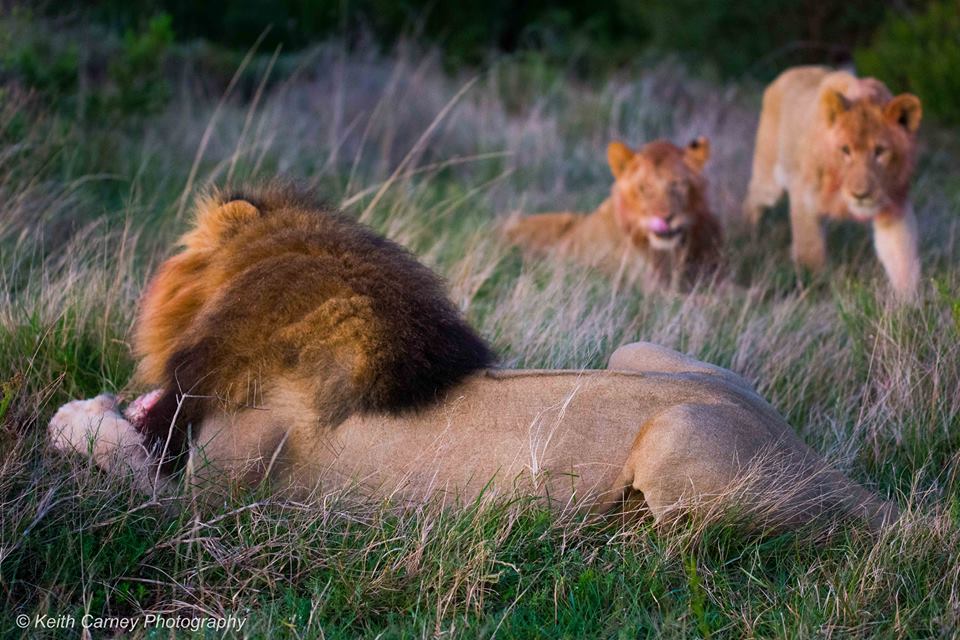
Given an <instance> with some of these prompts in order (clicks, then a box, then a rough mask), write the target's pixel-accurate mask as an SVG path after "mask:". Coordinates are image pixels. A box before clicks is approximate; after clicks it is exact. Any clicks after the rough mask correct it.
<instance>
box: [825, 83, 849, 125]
mask: <svg viewBox="0 0 960 640" xmlns="http://www.w3.org/2000/svg"><path fill="white" fill-rule="evenodd" d="M820 108H821V109H823V115H824V117H826V119H827V124H833V123H834V122H835V121H836V120H837V116H839V115H840V114H841V113H844V112H845V111H846V110H847V109H849V108H850V101H849V100H847V97H846V96H845V95H843V94H842V93H840V92H839V91H834V90H832V89H831V90H829V91H827V92H826V93H824V94H823V96H822V97H821V98H820Z"/></svg>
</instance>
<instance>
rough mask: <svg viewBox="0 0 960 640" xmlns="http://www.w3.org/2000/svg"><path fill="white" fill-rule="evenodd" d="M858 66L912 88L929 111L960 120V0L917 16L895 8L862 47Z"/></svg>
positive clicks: (944, 118) (932, 6)
mask: <svg viewBox="0 0 960 640" xmlns="http://www.w3.org/2000/svg"><path fill="white" fill-rule="evenodd" d="M855 60H856V63H857V69H858V70H859V71H860V72H861V73H863V74H865V75H871V76H876V77H877V78H879V79H881V80H883V81H884V82H886V83H887V84H888V85H890V88H891V89H892V90H893V91H894V92H896V91H910V92H912V93H915V94H916V95H918V96H919V97H920V99H921V100H922V101H923V109H924V112H926V113H929V114H931V115H934V116H936V117H938V118H939V119H940V120H942V121H943V122H945V123H950V124H956V123H960V3H958V2H957V0H946V1H941V2H934V3H931V4H930V5H929V6H928V7H927V9H926V11H923V12H921V13H917V14H913V15H897V14H893V13H891V14H890V16H889V17H888V18H887V20H886V21H885V22H884V24H883V26H882V27H880V29H879V30H878V31H877V33H876V35H875V36H874V38H873V40H872V42H871V43H870V46H869V47H865V48H862V49H859V50H857V52H856V57H855Z"/></svg>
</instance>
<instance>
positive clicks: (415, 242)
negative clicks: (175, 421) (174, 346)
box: [0, 45, 960, 638]
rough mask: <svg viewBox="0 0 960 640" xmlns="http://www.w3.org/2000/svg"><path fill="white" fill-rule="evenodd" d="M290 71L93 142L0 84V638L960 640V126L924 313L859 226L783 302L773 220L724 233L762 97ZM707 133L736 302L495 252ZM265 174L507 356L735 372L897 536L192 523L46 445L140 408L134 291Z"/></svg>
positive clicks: (419, 515)
mask: <svg viewBox="0 0 960 640" xmlns="http://www.w3.org/2000/svg"><path fill="white" fill-rule="evenodd" d="M282 63H283V64H282V65H278V67H282V68H283V69H285V71H284V72H283V74H281V75H279V76H277V75H274V76H271V77H272V79H271V80H270V81H269V82H267V83H266V84H264V85H263V90H262V91H258V87H259V86H260V85H259V81H260V79H261V78H263V77H266V73H267V70H268V68H269V64H268V60H266V59H263V60H261V61H259V63H258V64H257V66H256V71H251V70H250V68H248V69H247V70H246V71H245V72H244V73H245V74H246V75H245V76H244V77H245V78H247V79H250V78H252V79H253V81H252V82H246V83H245V84H244V86H243V87H241V89H242V90H240V89H238V90H236V91H234V92H233V93H232V94H231V95H228V96H227V97H226V99H225V100H222V101H221V100H220V97H219V96H220V92H219V91H213V90H211V89H210V88H209V87H208V86H206V85H205V84H204V82H202V80H203V79H202V78H198V77H196V76H194V75H192V74H191V73H190V72H189V71H188V70H187V69H186V68H185V69H184V70H183V71H182V73H181V74H180V76H178V77H180V80H179V81H178V83H177V85H176V87H177V88H176V92H175V96H174V99H173V100H172V102H171V106H169V107H168V108H167V109H166V110H165V111H164V112H163V113H161V114H160V115H159V116H157V117H155V118H151V119H149V120H147V121H137V120H131V121H128V122H126V123H125V124H123V125H119V126H118V125H116V124H115V123H112V122H100V123H97V122H94V123H86V124H84V125H80V124H78V123H76V122H73V121H71V120H70V119H69V118H66V117H63V116H62V115H57V114H56V113H54V112H52V111H49V110H46V109H45V108H44V107H43V106H42V104H41V103H39V102H38V101H37V100H35V99H32V98H31V97H30V96H29V95H28V94H27V93H25V92H23V91H19V90H17V89H16V88H15V87H13V86H12V85H11V86H8V87H7V88H5V89H4V92H5V93H4V99H3V100H2V101H0V145H2V146H0V194H2V202H3V203H4V204H3V206H2V207H0V281H2V289H0V296H2V297H0V460H2V462H0V504H2V507H0V602H2V607H0V632H3V633H4V634H5V635H6V634H8V635H10V636H15V635H18V634H19V633H20V632H19V631H18V630H17V628H16V626H15V623H14V620H15V617H16V616H17V615H18V614H28V615H31V616H34V615H37V614H50V615H67V614H72V615H74V616H77V617H78V618H79V616H80V615H82V614H83V613H87V612H89V613H92V614H96V615H112V616H139V615H141V614H142V613H144V612H154V613H156V612H161V613H167V614H170V615H200V616H203V615H228V614H233V615H236V616H240V617H243V618H245V619H246V620H247V622H246V625H245V627H244V629H243V634H249V635H250V636H255V637H256V636H264V637H267V636H268V637H291V638H315V637H316V638H319V637H327V638H329V637H354V636H371V637H372V636H378V637H400V636H441V635H442V636H451V637H474V636H482V637H489V636H494V635H497V636H502V637H543V636H548V637H554V636H563V637H571V638H576V637H584V636H588V637H589V636H616V637H637V636H641V637H655V636H656V637H659V636H664V637H696V636H709V635H713V636H716V637H744V636H761V637H781V636H784V637H797V638H806V637H810V636H815V635H816V636H829V637H847V636H855V637H864V636H879V637H930V636H950V635H956V634H958V633H960V563H957V561H956V558H957V557H960V478H958V472H960V458H958V454H957V452H958V451H960V346H958V344H960V340H958V339H960V266H958V258H960V253H958V252H960V237H958V231H960V226H958V223H957V213H958V212H960V202H958V197H960V181H958V180H957V178H956V175H955V173H953V167H954V165H955V160H956V153H955V149H952V148H951V146H950V145H951V144H952V143H951V133H952V132H943V131H937V130H936V129H934V128H928V129H927V130H926V132H925V134H924V139H925V148H924V151H923V160H922V162H921V166H920V170H919V175H918V176H917V179H916V183H915V199H916V203H917V213H918V218H919V219H920V225H921V234H922V244H923V249H922V255H923V257H924V284H923V296H922V303H921V304H920V305H919V306H918V307H917V308H897V307H895V306H893V305H892V304H891V303H890V302H889V300H888V299H887V294H886V289H885V283H884V280H883V276H882V273H881V271H880V269H879V267H878V265H877V264H876V261H875V259H874V258H873V256H872V253H871V249H870V244H869V238H868V237H867V234H866V233H865V231H864V230H863V229H859V228H856V227H851V228H839V229H834V230H833V232H832V234H831V245H832V250H833V256H834V259H833V261H832V265H831V267H830V269H829V271H828V273H826V274H825V275H824V276H823V277H822V278H820V279H809V278H808V279H806V280H805V282H804V283H803V285H802V286H799V285H798V284H797V281H796V277H795V275H794V273H793V270H792V268H791V267H790V265H789V259H788V252H789V250H788V242H789V236H788V231H787V228H786V220H785V217H784V215H783V210H780V211H778V212H775V213H774V214H772V215H770V216H768V217H769V219H768V220H767V221H766V222H765V224H764V226H763V229H762V230H761V233H760V240H751V239H750V237H749V236H748V235H747V234H745V233H743V230H742V229H740V228H739V227H738V223H737V219H736V212H737V210H738V204H739V200H740V198H741V196H742V193H743V190H744V187H745V185H746V180H747V178H748V170H749V169H748V168H749V159H750V152H751V149H750V145H751V140H752V135H753V132H752V129H753V127H754V125H755V119H756V109H757V108H758V93H757V89H756V88H755V87H748V86H729V87H717V86H712V85H707V84H703V83H700V82H698V81H696V80H693V79H690V78H689V77H688V76H687V74H686V73H684V71H683V70H682V69H680V68H677V67H675V66H673V65H670V64H667V63H661V64H657V65H651V66H650V67H649V68H648V69H647V70H646V71H644V72H642V73H637V74H634V75H631V76H629V77H611V78H607V79H603V80H602V81H601V80H597V81H596V82H593V83H583V82H578V81H576V80H574V79H573V78H571V77H568V76H567V75H566V74H564V73H563V71H562V70H556V69H548V68H544V67H542V66H538V65H537V64H536V63H534V62H529V61H528V62H523V61H513V62H505V63H504V64H502V65H500V66H498V67H495V68H493V69H491V70H489V71H487V72H485V73H482V74H480V75H479V76H476V77H472V76H462V77H451V76H449V75H448V74H445V73H443V72H442V71H441V69H440V66H439V64H438V63H437V61H436V59H435V58H434V57H431V56H430V55H422V54H415V53H411V52H409V51H407V50H405V49H404V48H403V47H401V48H400V49H398V50H397V51H396V52H394V53H393V54H392V55H390V56H389V57H386V58H379V57H375V56H373V55H370V56H363V55H360V54H350V55H346V54H344V52H343V51H342V50H341V49H339V48H338V47H337V46H333V45H331V46H327V47H322V48H320V49H317V50H316V51H314V52H312V53H311V54H309V55H305V56H302V57H299V58H297V59H285V60H283V61H282ZM241 84H243V83H241ZM247 85H249V86H247ZM238 86H240V85H239V84H238ZM700 134H704V135H707V136H709V137H710V138H711V140H712V144H713V150H714V157H713V159H712V160H711V162H710V164H709V169H708V170H709V176H710V179H711V198H712V205H713V207H714V209H715V210H716V211H717V212H718V213H719V214H720V215H721V216H722V217H723V219H724V220H725V222H726V226H727V228H728V236H729V242H728V251H729V254H730V260H731V263H732V265H733V268H734V271H735V272H736V273H737V279H738V281H739V284H740V285H742V286H741V287H739V288H734V289H730V288H726V289H717V290H711V289H709V288H705V289H702V290H700V291H697V292H696V293H695V295H691V296H681V295H672V294H656V295H647V296H643V295H641V294H639V293H638V292H636V291H633V290H630V289H624V288H622V287H616V286H612V285H611V284H610V283H609V282H607V281H606V280H605V279H603V278H600V277H597V276H596V275H594V274H591V273H587V272H584V271H582V270H580V269H575V268H568V267H564V266H551V265H547V264H534V263H530V262H527V263H526V264H525V263H523V261H522V260H521V259H520V257H519V256H518V255H517V254H516V253H515V252H512V251H510V250H509V249H508V248H506V247H505V246H503V244H502V243H501V242H500V241H499V240H498V239H497V238H496V236H495V234H493V233H492V229H493V225H494V223H495V222H496V220H497V218H498V216H500V215H502V214H506V213H509V212H511V211H515V210H524V211H536V210H549V209H583V210H589V209H591V208H593V207H594V206H596V204H598V203H599V201H600V200H601V199H602V198H603V197H604V195H605V193H606V191H607V189H608V187H609V183H610V177H609V174H608V170H607V168H606V166H605V162H604V149H605V145H606V143H607V142H608V141H609V140H610V139H611V138H612V137H622V138H623V139H625V140H627V141H631V142H635V143H639V142H642V141H645V140H649V139H652V138H655V137H660V136H667V137H670V138H672V139H674V140H676V141H686V140H687V139H690V138H693V137H694V136H696V135H700ZM275 174H283V175H286V176H292V177H295V178H299V179H302V180H304V181H305V182H307V183H308V184H311V185H313V186H315V187H316V188H318V189H320V190H321V191H322V192H323V193H324V194H326V195H327V197H328V198H329V200H330V201H331V202H332V203H334V204H339V205H341V206H343V207H344V208H345V209H346V210H347V211H349V212H351V213H353V214H355V215H356V216H358V217H359V218H360V219H362V220H364V221H366V222H368V223H370V224H372V225H373V226H375V227H376V228H377V229H379V230H381V231H383V232H384V233H386V234H387V235H389V236H390V237H392V238H394V239H396V240H398V241H400V242H401V243H403V244H405V245H407V246H409V247H411V248H412V249H414V250H415V251H416V252H417V253H418V254H419V255H420V256H421V257H422V259H423V260H424V261H425V262H427V263H428V264H430V265H431V266H433V267H435V268H436V269H437V270H438V271H439V272H441V273H442V274H444V275H445V276H446V277H447V279H448V282H449V286H450V292H451V295H452V297H453V299H454V300H455V301H456V302H457V303H458V304H459V305H460V306H461V307H462V308H463V309H464V311H465V312H466V314H467V315H468V316H469V318H470V320H471V321H472V322H473V323H474V324H475V325H476V326H477V327H478V328H479V329H480V331H481V332H482V333H483V335H485V336H487V337H488V338H489V339H490V340H491V341H492V342H493V344H494V345H495V347H496V349H497V350H498V352H499V354H500V355H501V358H502V361H503V363H504V364H505V366H508V367H513V366H523V367H584V366H588V367H591V366H601V365H602V363H603V362H604V360H605V358H606V357H607V356H608V355H609V353H610V352H611V351H612V350H613V349H614V348H615V347H616V346H618V345H620V344H622V343H624V342H627V341H631V340H637V339H643V340H653V341H656V342H659V343H662V344H665V345H668V346H671V347H674V348H678V349H680V350H682V351H685V352H688V353H691V354H693V355H695V356H697V357H700V358H702V359H705V360H708V361H710V362H714V363H717V364H720V365H723V366H726V367H730V368H732V369H733V370H735V371H737V372H739V373H741V374H743V375H744V376H746V377H747V378H748V379H750V380H751V381H753V382H755V383H756V385H757V387H758V389H759V390H760V392H761V393H762V394H763V395H765V396H766V397H767V398H768V399H769V400H770V401H771V402H772V403H773V404H774V405H775V406H776V407H777V408H778V409H779V410H780V411H781V412H782V413H784V414H785V415H787V416H788V418H789V419H790V422H791V424H793V425H794V426H795V428H796V429H797V430H798V432H799V433H800V434H801V435H802V436H803V438H804V439H805V440H806V441H807V442H808V443H810V444H811V445H812V446H813V447H814V448H815V449H817V450H819V451H821V452H822V453H823V454H825V455H826V456H827V457H828V458H829V459H830V460H831V461H832V462H833V463H834V464H835V465H837V466H838V467H839V468H841V469H843V470H844V471H845V472H847V473H849V474H850V475H851V476H852V477H854V478H856V479H857V480H858V481H861V482H863V483H864V484H866V485H868V486H870V487H872V488H874V489H875V490H877V491H878V492H879V493H881V494H883V495H884V496H888V497H890V498H892V499H894V500H896V501H897V502H898V503H899V505H900V506H901V508H902V509H903V511H904V512H905V515H904V518H903V520H902V522H901V523H900V524H898V525H897V526H896V527H894V528H892V529H891V530H889V531H888V532H887V533H885V534H883V535H882V536H880V537H879V538H870V537H868V536H866V535H864V534H863V533H862V532H858V531H854V530H849V531H846V530H844V531H839V532H837V533H836V535H834V536H833V537H832V538H830V539H829V540H828V541H827V542H825V543H824V542H820V543H816V542H814V541H813V540H812V539H811V537H810V536H808V535H783V536H780V537H776V538H770V539H765V540H742V539H739V538H738V536H737V535H736V534H735V533H734V532H732V531H729V530H725V529H724V528H722V527H712V528H707V529H703V528H700V527H696V526H694V525H692V524H691V525H690V526H687V527H679V528H674V529H670V530H660V529H658V528H656V527H654V525H653V524H652V523H649V522H643V523H640V524H633V525H631V526H629V527H623V526H621V525H620V523H618V522H606V523H602V522H601V523H596V522H583V521H581V520H579V519H577V518H575V517H572V516H566V515H555V514H550V513H547V512H545V511H544V510H543V509H542V508H540V507H538V506H537V505H536V504H531V503H527V502H524V501H515V502H511V503H507V502H502V501H501V502H494V503H491V504H484V505H474V506H473V507H470V508H465V509H463V510H461V511H455V512H451V511H446V512H445V511H440V510H438V509H436V508H433V507H432V506H431V505H429V504H428V505H423V506H422V507H421V508H417V509H405V510H401V509H397V508H395V507H391V506H390V505H385V504H371V503H370V502H368V501H363V500H360V499H359V498H358V497H356V496H352V495H349V494H347V495H333V494H331V495H322V496H318V497H317V498H316V499H315V500H312V501H308V502H302V503H301V502H296V503H294V502H284V501H280V500H277V499H271V498H270V497H269V496H267V495H243V496H238V497H237V498H236V499H235V500H233V501H230V502H228V503H226V504H223V505H220V506H219V507H216V508H210V507H199V506H195V505H191V504H189V503H188V504H186V505H184V504H183V503H182V502H178V501H175V500H174V499H170V500H161V501H160V502H147V501H145V499H144V498H143V497H142V496H140V495H138V494H136V493H134V492H133V491H131V489H130V488H129V487H126V486H124V485H122V484H120V483H118V482H117V481H116V480H114V479H111V478H109V477H106V476H104V474H102V473H100V472H98V471H97V470H95V469H93V468H91V467H90V466H89V465H88V464H87V463H86V462H84V461H82V460H79V459H64V458H62V457H59V456H57V455H55V454H54V453H53V452H52V451H51V450H50V449H49V447H48V446H47V445H46V443H45V439H44V432H45V426H46V423H47V421H48V419H49V418H50V416H51V415H52V413H53V411H54V410H55V408H56V407H57V406H59V405H60V404H61V403H63V402H64V401H66V400H68V399H72V398H76V397H89V396H91V395H94V394H96V393H98V392H100V391H103V390H107V391H112V392H128V393H129V392H131V391H132V389H130V388H128V382H129V378H130V375H131V372H132V368H133V362H132V360H131V356H130V353H129V345H128V342H127V340H128V336H129V332H130V326H131V322H132V319H133V316H134V312H135V308H136V302H137V299H138V296H139V293H140V291H141V289H142V286H143V283H144V281H145V279H146V277H147V276H148V274H149V273H150V270H151V268H152V267H153V266H154V265H156V264H157V261H158V260H160V259H162V258H163V257H164V255H165V251H167V250H168V247H169V244H170V242H171V240H172V239H173V238H175V237H176V236H177V235H178V234H179V233H180V232H181V231H182V230H183V229H184V227H185V225H186V222H187V220H188V219H189V208H188V207H187V206H186V203H187V202H188V200H189V196H190V194H192V193H193V192H194V191H196V190H197V189H199V188H201V187H203V186H204V185H206V184H208V183H211V182H213V183H218V184H225V183H231V182H232V183H238V182H241V181H243V180H245V179H248V178H251V177H253V178H256V177H268V176H272V175H275ZM31 633H33V634H34V635H37V636H44V635H49V636H51V637H59V636H67V637H69V636H75V635H76V633H77V632H76V631H72V632H63V631H60V632H55V631H51V632H40V631H37V630H34V631H32V632H31ZM158 635H162V634H158ZM210 635H211V636H213V635H215V634H210Z"/></svg>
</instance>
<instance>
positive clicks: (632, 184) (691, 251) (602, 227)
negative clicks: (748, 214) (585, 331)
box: [504, 138, 722, 284]
mask: <svg viewBox="0 0 960 640" xmlns="http://www.w3.org/2000/svg"><path fill="white" fill-rule="evenodd" d="M709 156H710V146H709V142H708V141H707V140H706V139H705V138H699V139H697V140H695V141H693V142H691V143H690V144H689V145H688V146H687V147H686V148H682V149H681V148H680V147H677V146H676V145H674V144H672V143H670V142H667V141H665V140H657V141H654V142H651V143H649V144H647V145H645V146H644V147H643V148H641V149H640V150H639V151H636V152H634V151H633V150H631V149H630V148H629V147H627V146H626V145H624V144H623V143H621V142H612V143H611V144H610V146H609V148H608V150H607V159H608V162H609V165H610V169H611V171H612V173H613V176H614V183H613V186H612V187H611V193H610V197H609V198H607V199H606V200H604V201H603V203H601V205H600V206H599V207H598V208H597V210H596V211H594V212H593V213H591V214H589V215H584V214H576V213H543V214H537V215H532V216H526V217H522V218H518V219H514V220H511V221H510V222H508V223H507V225H506V227H505V228H504V233H505V235H506V237H507V239H508V240H509V241H510V242H512V243H514V244H517V245H520V246H521V247H523V248H524V249H526V250H528V251H530V252H533V253H541V254H542V253H546V252H551V251H552V252H556V253H559V254H561V255H564V256H566V257H569V258H571V259H573V260H575V261H577V262H579V263H581V264H585V265H588V266H591V267H598V268H600V269H602V270H604V271H605V272H607V273H610V274H618V273H627V274H636V273H643V272H646V273H648V274H650V275H651V276H652V279H653V281H654V282H656V283H660V284H662V283H669V282H676V281H678V280H679V281H680V282H681V283H689V282H690V281H692V280H693V279H695V278H696V277H698V276H701V275H705V274H709V273H712V272H713V270H714V269H715V268H716V266H717V258H718V249H719V247H720V244H721V240H722V238H721V231H720V226H719V224H718V223H717V221H716V219H715V218H714V216H713V215H712V214H711V213H710V209H709V207H708V205H707V197H706V180H705V178H704V176H703V167H704V165H705V164H706V161H707V159H708V158H709Z"/></svg>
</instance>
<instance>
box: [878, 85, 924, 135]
mask: <svg viewBox="0 0 960 640" xmlns="http://www.w3.org/2000/svg"><path fill="white" fill-rule="evenodd" d="M883 115H884V116H885V117H886V118H887V120H889V121H890V122H894V123H896V124H898V125H900V126H901V127H903V128H904V129H906V130H907V131H909V132H910V133H914V132H915V131H916V130H917V128H919V127H920V118H921V117H923V107H921V106H920V98H918V97H917V96H915V95H913V94H912V93H901V94H900V95H898V96H897V97H895V98H894V99H892V100H891V101H890V102H888V103H887V106H885V107H884V108H883Z"/></svg>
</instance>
